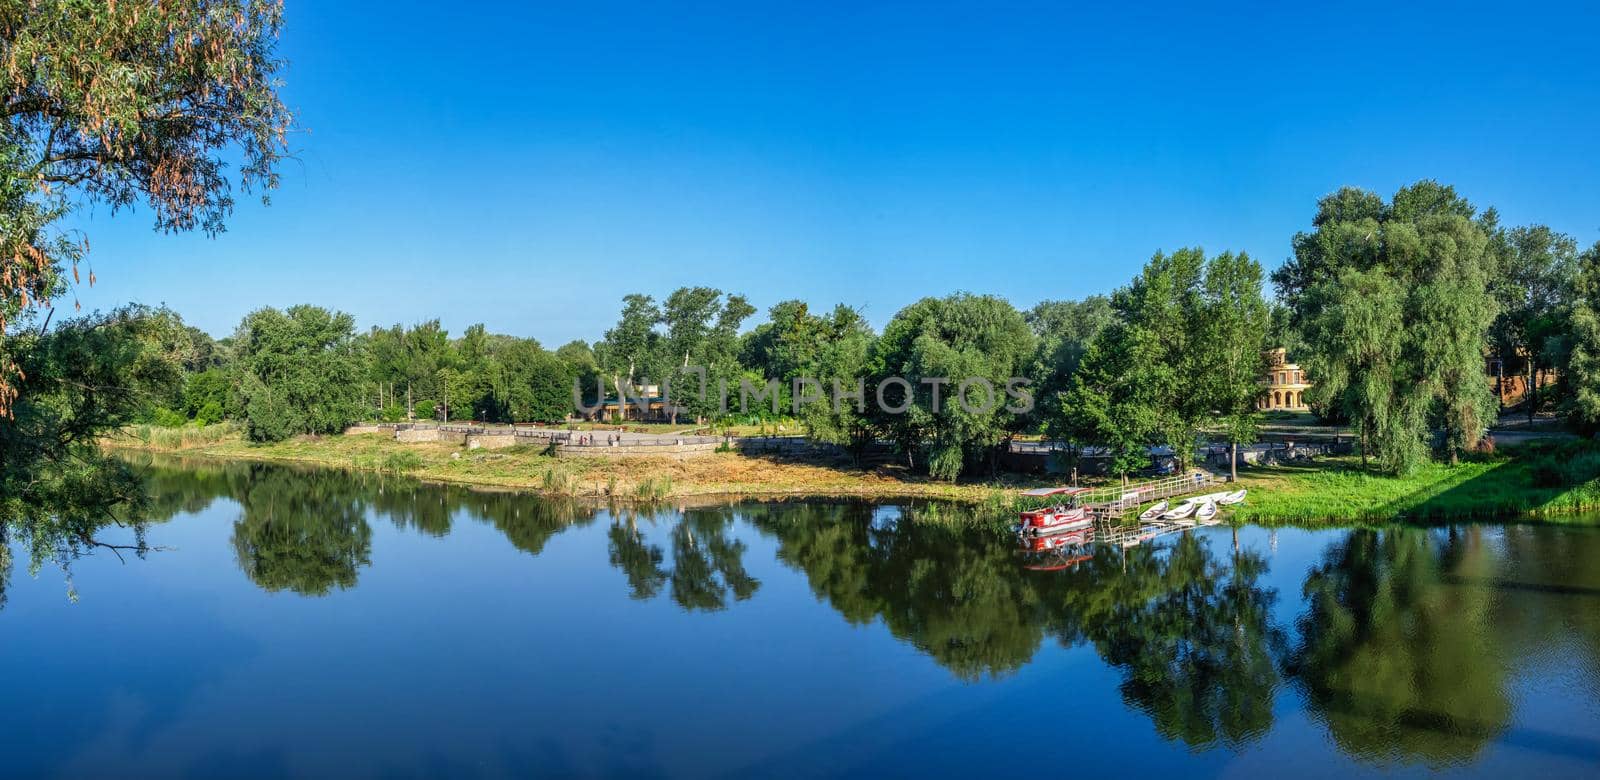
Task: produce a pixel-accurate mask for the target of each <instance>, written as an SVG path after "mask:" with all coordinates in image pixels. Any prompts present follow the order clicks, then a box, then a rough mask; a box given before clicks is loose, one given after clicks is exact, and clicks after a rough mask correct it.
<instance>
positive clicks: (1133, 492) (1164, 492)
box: [1080, 469, 1223, 519]
mask: <svg viewBox="0 0 1600 780" xmlns="http://www.w3.org/2000/svg"><path fill="white" fill-rule="evenodd" d="M1221 484H1223V481H1222V480H1221V479H1219V478H1218V477H1217V476H1216V475H1215V474H1212V473H1211V472H1209V471H1205V470H1202V469H1193V470H1191V471H1189V472H1188V473H1186V474H1180V475H1178V476H1173V477H1166V478H1163V479H1156V480H1150V481H1148V482H1133V483H1129V484H1127V485H1112V486H1108V487H1099V488H1094V489H1092V490H1090V491H1089V492H1088V493H1085V494H1084V495H1083V497H1082V499H1080V500H1081V501H1082V502H1083V506H1085V507H1086V508H1088V510H1089V512H1090V513H1091V514H1093V515H1094V516H1095V517H1096V518H1101V519H1113V518H1120V517H1122V516H1123V515H1124V514H1126V513H1127V512H1129V511H1131V510H1135V509H1138V508H1139V507H1140V506H1142V505H1144V504H1148V503H1151V502H1153V501H1160V500H1161V499H1163V498H1173V497H1176V496H1182V495H1187V494H1189V493H1195V492H1198V491H1201V490H1205V489H1206V488H1208V487H1212V486H1215V485H1221Z"/></svg>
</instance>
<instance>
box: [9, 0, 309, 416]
mask: <svg viewBox="0 0 1600 780" xmlns="http://www.w3.org/2000/svg"><path fill="white" fill-rule="evenodd" d="M281 20H282V9H281V6H280V5H279V3H277V2H275V1H274V0H221V1H220V2H213V1H211V0H207V1H206V2H201V0H174V2H162V3H157V4H150V3H86V2H80V1H79V0H39V2H26V3H23V2H8V3H6V4H5V5H4V8H3V10H0V29H3V36H0V37H3V40H4V41H5V45H4V47H3V48H0V93H3V94H4V96H5V106H6V109H5V111H4V112H3V115H0V123H3V128H0V215H3V216H4V223H5V227H4V230H3V231H0V280H3V281H0V338H9V337H11V335H12V333H13V332H14V331H12V328H13V327H14V326H16V325H17V324H18V323H20V322H22V321H24V320H26V319H28V317H27V312H29V311H30V310H34V309H35V307H37V306H40V305H43V304H47V303H48V302H49V300H50V299H51V298H52V297H54V296H55V295H58V294H59V293H61V292H62V291H63V290H64V289H65V285H64V279H63V278H62V277H63V274H62V271H63V268H64V267H65V266H67V265H70V266H72V273H71V276H72V277H73V278H74V279H76V278H77V277H78V270H77V266H78V263H79V261H80V260H81V259H83V258H84V257H85V254H86V253H87V251H88V242H87V241H86V240H83V239H82V238H81V237H80V236H78V235H69V231H67V230H64V229H62V228H61V227H60V226H59V222H60V221H61V220H62V219H63V218H64V217H66V216H67V215H68V214H69V213H71V212H72V211H73V209H74V208H75V207H77V206H80V205H83V204H85V203H90V204H93V203H101V204H105V205H106V206H108V207H109V208H110V210H111V211H113V212H115V211H118V210H120V209H123V208H128V207H131V206H133V205H134V204H136V203H143V204H144V205H145V206H146V207H147V208H148V213H150V214H152V215H154V221H155V226H156V228H157V229H158V230H162V231H187V230H193V229H196V228H198V229H200V230H203V231H204V232H206V233H207V234H212V235H215V234H217V233H220V232H221V231H222V229H223V226H224V222H225V219H226V217H227V216H228V215H229V213H230V212H231V211H232V208H233V203H234V200H233V197H234V193H233V185H234V184H235V183H237V184H238V185H240V186H241V188H242V189H244V190H246V191H250V190H253V189H266V188H271V187H275V186H276V185H277V181H278V174H277V164H278V162H279V160H280V159H281V157H282V155H283V153H284V149H285V140H284V139H285V134H286V133H287V131H288V130H289V128H290V125H291V118H290V114H289V112H288V110H287V109H286V108H284V106H283V103H282V102H281V101H280V100H279V99H278V95H277V92H276V89H277V83H276V82H277V72H278V69H279V67H280V65H281V63H280V62H279V60H278V59H277V58H276V56H275V54H274V51H273V49H274V46H275V45H276V42H277V37H278V30H279V25H280V23H281ZM230 167H231V168H232V169H233V171H234V172H235V174H236V175H235V176H233V177H230V176H229V175H228V174H227V171H228V169H229V168H230ZM76 232H77V231H71V233H73V234H75V233H76ZM90 280H91V282H92V280H93V275H92V274H91V275H90ZM20 368H21V366H20V364H19V363H18V362H16V360H15V359H14V356H13V355H11V354H0V416H4V415H6V414H7V413H8V412H9V410H10V409H11V406H12V404H13V402H14V401H16V399H17V396H16V392H17V390H18V389H19V388H18V386H17V384H16V383H17V381H19V380H20V378H21V373H20V372H19V369H20Z"/></svg>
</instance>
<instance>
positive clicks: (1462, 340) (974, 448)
mask: <svg viewBox="0 0 1600 780" xmlns="http://www.w3.org/2000/svg"><path fill="white" fill-rule="evenodd" d="M1293 249H1294V255H1293V257H1292V258H1290V260H1289V261H1288V262H1287V263H1285V264H1284V265H1283V266H1282V267H1281V268H1279V269H1278V270H1277V271H1276V272H1275V273H1273V274H1272V277H1271V281H1272V283H1273V287H1274V289H1275V292H1276V300H1275V301H1273V302H1270V303H1269V301H1268V300H1267V298H1266V296H1265V291H1264V282H1265V274H1264V272H1263V269H1262V268H1261V266H1260V264H1259V263H1257V262H1256V261H1255V260H1253V259H1252V258H1250V257H1248V256H1246V255H1243V254H1235V253H1227V252H1224V253H1221V254H1216V255H1209V256H1208V255H1207V254H1206V253H1205V252H1203V251H1201V250H1199V249H1181V250H1178V251H1175V252H1172V253H1157V254H1156V255H1155V256H1154V257H1153V258H1151V260H1150V261H1149V262H1148V263H1146V265H1145V267H1144V268H1143V269H1142V270H1141V272H1140V273H1139V275H1138V276H1137V277H1135V278H1134V279H1133V280H1132V281H1131V282H1130V283H1129V284H1128V285H1127V286H1125V287H1123V288H1121V289H1118V290H1116V291H1115V292H1114V293H1113V294H1112V295H1111V296H1110V297H1102V296H1090V297H1088V298H1085V299H1083V300H1081V301H1045V302H1042V303H1039V304H1038V305H1036V306H1034V307H1033V308H1032V309H1030V310H1028V311H1025V312H1024V311H1019V310H1017V309H1016V308H1015V307H1013V306H1012V304H1010V303H1009V302H1007V301H1005V300H1002V299H999V298H996V297H993V296H984V295H974V294H969V293H956V294H953V295H950V296H946V297H943V298H927V299H924V300H921V301H918V302H916V303H913V304H911V305H910V306H907V307H906V308H904V309H903V310H901V311H900V312H898V313H896V314H895V315H894V317H893V318H891V319H890V320H889V322H888V323H887V324H886V325H885V327H884V328H883V330H882V332H881V333H880V332H875V331H874V330H873V328H872V327H871V326H870V325H869V324H868V322H867V320H866V318H865V317H864V316H863V315H862V313H861V312H860V311H857V310H855V309H852V308H850V307H848V306H844V305H837V306H834V307H832V308H828V309H814V308H813V307H812V306H811V305H810V304H808V303H806V302H803V301H798V300H791V301H783V302H780V303H777V304H775V305H773V306H772V307H771V308H770V309H768V311H767V316H766V321H765V322H762V323H760V324H759V325H756V326H755V327H746V322H747V321H748V320H749V319H750V318H751V317H752V316H754V315H755V313H756V309H755V307H753V306H751V305H750V303H749V302H748V301H747V300H746V299H745V298H744V297H743V296H741V295H737V294H730V293H725V292H723V291H721V290H717V289H714V288H709V287H686V288H683V289H680V290H677V291H675V292H673V293H671V294H670V295H668V296H666V298H664V299H662V300H660V301H658V300H657V299H655V298H654V297H652V296H649V295H642V294H635V295H628V296H626V297H624V299H623V301H622V308H621V311H620V313H619V315H618V319H617V321H616V323H615V325H613V326H612V327H611V328H610V329H608V330H607V331H605V333H604V334H603V335H602V337H601V338H600V339H599V340H598V341H596V342H595V343H594V344H593V346H592V347H591V346H590V345H589V344H586V343H584V342H581V341H575V342H572V343H569V344H566V345H564V346H562V347H560V348H559V349H556V350H554V351H550V350H547V349H545V348H544V347H543V346H542V345H541V344H539V342H537V341H535V340H534V339H531V338H525V337H516V336H510V335H502V334H492V333H489V332H488V331H487V330H486V329H485V328H484V326H482V325H474V326H472V327H469V328H467V329H466V330H465V331H463V332H462V333H460V334H459V335H454V334H451V333H449V332H447V331H446V330H445V329H444V328H443V327H442V326H441V325H440V323H439V322H438V321H437V320H434V321H429V322H423V323H419V324H415V325H410V326H404V325H394V326H391V327H387V328H384V327H373V328H370V329H368V330H366V331H364V332H363V331H360V330H359V329H358V328H357V326H356V323H355V321H354V320H353V318H351V317H350V316H349V315H347V314H343V313H340V312H330V311H327V310H324V309H321V308H318V307H314V306H294V307H290V308H288V309H286V310H278V309H272V308H266V309H261V310H258V311H255V312H252V313H250V314H249V315H248V316H246V317H245V318H244V319H243V321H241V322H240V324H239V326H238V327H237V328H236V329H235V331H234V332H233V333H232V334H231V335H229V336H227V337H226V338H222V339H217V340H214V339H212V338H211V337H210V336H208V335H206V334H204V333H202V332H200V331H199V330H197V329H195V328H192V327H188V326H186V325H184V324H183V322H182V321H181V319H180V318H179V317H178V315H177V314H175V313H173V312H170V311H167V310H155V311H149V310H141V311H129V312H122V313H119V314H118V315H117V317H116V318H113V321H111V322H101V321H91V322H90V323H89V324H87V325H86V324H84V323H80V322H73V323H69V324H67V325H65V326H62V327H58V328H57V329H55V330H54V331H51V332H50V333H49V334H48V335H44V336H41V337H38V339H36V340H42V341H41V343H48V342H49V341H50V340H52V339H57V338H65V337H66V336H67V335H69V334H71V333H72V332H74V331H75V329H79V328H84V327H90V328H94V329H103V328H110V327H120V328H123V329H125V330H127V331H128V332H130V333H134V334H136V336H137V338H136V340H137V341H138V343H142V344H146V348H147V350H148V354H147V355H145V356H143V357H130V356H127V355H124V356H121V357H119V358H118V359H119V360H125V361H133V362H138V361H141V360H142V361H146V362H149V361H158V362H165V363H166V364H170V365H171V366H172V367H174V368H175V369H181V375H182V378H181V380H180V381H176V382H167V383H159V382H150V383H145V384H138V383H130V384H129V386H138V387H144V386H148V387H149V388H150V390H149V392H148V393H147V394H146V395H145V396H144V397H142V400H140V401H139V402H138V403H137V404H135V403H134V402H133V401H132V400H128V401H127V403H125V404H124V408H120V409H119V410H115V411H114V410H93V409H91V410H86V413H85V414H86V416H85V417H84V419H85V420H90V419H103V420H107V421H114V420H115V419H126V418H129V417H132V418H137V419H144V420H147V421H153V422H157V423H163V424H181V423H184V422H188V421H193V422H195V423H197V424H201V425H205V424H211V423H214V422H217V421H220V420H224V419H233V420H237V421H239V423H240V424H241V426H242V428H243V430H244V431H245V432H246V433H247V434H248V436H249V437H250V438H252V439H255V440H259V441H275V440H281V439H284V438H287V437H289V436H294V435H298V434H320V433H334V432H337V431H339V430H342V429H343V428H344V427H345V426H346V425H348V424H349V423H351V422H353V421H356V420H360V419H374V418H376V419H383V420H389V421H400V420H409V419H435V420H441V421H448V420H475V421H488V422H547V423H557V422H560V421H562V420H565V419H567V418H568V417H569V415H571V414H573V413H574V411H575V410H574V401H575V400H581V401H582V402H583V403H584V404H585V405H588V406H589V407H590V408H591V409H592V408H594V407H593V404H595V403H597V402H598V401H599V400H600V399H601V398H602V397H609V398H612V399H614V398H616V397H617V396H618V395H627V396H628V397H630V398H632V397H635V396H637V395H638V394H639V393H641V392H643V389H644V387H645V386H646V385H662V384H669V385H670V387H671V388H672V397H673V400H674V401H675V402H676V404H677V405H678V406H681V409H678V410H677V411H675V412H674V416H681V418H682V419H678V420H677V422H680V423H684V424H687V423H691V422H704V423H710V424H727V423H736V422H753V421H756V420H771V419H772V418H783V419H785V420H789V421H792V422H793V423H794V424H795V425H796V427H798V428H800V429H803V430H804V431H805V432H806V433H808V434H809V435H810V436H812V437H814V438H816V439H819V440H822V441H828V442H833V443H837V444H840V445H843V446H845V447H847V448H848V449H850V450H852V451H855V452H860V451H861V450H862V449H863V448H865V447H866V446H867V445H869V444H871V443H872V442H875V441H882V442H888V443H891V444H892V445H894V447H895V448H896V450H897V451H898V452H899V453H900V455H901V457H902V458H903V460H904V462H906V463H907V464H908V465H910V466H912V467H915V468H918V469H922V470H926V471H928V472H929V473H931V474H932V475H934V476H936V477H939V478H944V479H954V478H956V477H957V476H959V475H961V474H963V473H968V472H971V471H973V470H990V469H992V468H994V467H995V465H996V464H995V458H996V456H997V452H998V451H999V447H998V445H1000V444H1002V443H1003V442H1004V441H1005V440H1007V439H1008V438H1010V437H1014V436H1017V435H1044V436H1047V437H1049V438H1050V439H1051V440H1052V441H1054V442H1058V443H1059V444H1060V445H1061V446H1062V447H1064V448H1065V449H1066V450H1067V451H1068V452H1069V453H1071V452H1075V451H1078V450H1079V449H1080V448H1082V447H1086V446H1094V447H1098V448H1107V449H1108V450H1109V452H1110V455H1111V457H1112V462H1113V471H1114V472H1115V473H1119V474H1126V473H1128V472H1131V471H1134V470H1138V469H1141V468H1143V467H1146V466H1148V465H1149V464H1150V457H1149V451H1150V448H1152V447H1169V448H1171V451H1172V452H1173V453H1174V455H1175V457H1176V458H1177V459H1179V460H1180V461H1186V460H1187V459H1188V458H1189V457H1191V455H1192V453H1193V451H1194V446H1193V445H1194V443H1195V442H1196V441H1197V440H1200V439H1202V438H1208V439H1210V440H1212V441H1218V442H1227V443H1233V444H1239V443H1247V442H1249V441H1251V440H1253V439H1254V437H1255V435H1256V428H1257V426H1258V425H1259V423H1260V417H1261V414H1260V412H1259V411H1258V400H1259V399H1260V397H1261V394H1262V391H1263V387H1262V385H1261V381H1262V377H1263V376H1264V374H1265V372H1266V370H1267V365H1266V360H1267V358H1266V356H1265V355H1266V351H1267V350H1268V349H1270V348H1272V347H1276V346H1284V347H1286V348H1288V349H1290V350H1291V355H1292V357H1294V358H1295V359H1296V360H1297V361H1298V362H1300V363H1302V364H1304V365H1305V366H1306V367H1307V369H1308V371H1309V373H1310V375H1311V379H1312V380H1313V382H1314V386H1313V389H1312V390H1311V391H1310V393H1309V394H1308V395H1309V397H1310V399H1311V401H1312V405H1313V409H1314V410H1315V411H1316V412H1317V413H1318V414H1320V415H1321V416H1323V417H1325V418H1327V419H1330V420H1335V421H1341V422H1347V423H1348V424H1350V425H1351V426H1352V427H1353V428H1354V429H1355V431H1356V432H1357V434H1358V436H1359V437H1360V439H1361V441H1362V444H1363V446H1362V452H1363V455H1364V457H1370V458H1371V459H1372V461H1373V462H1375V463H1376V465H1377V466H1378V467H1379V468H1381V469H1382V470H1384V471H1387V472H1391V473H1401V472H1404V471H1406V470H1408V469H1410V468H1412V467H1413V466H1414V465H1416V464H1417V463H1419V462H1420V461H1421V460H1423V459H1424V458H1427V457H1429V456H1430V455H1434V456H1437V457H1441V458H1445V459H1454V458H1457V457H1459V455H1460V454H1461V453H1462V452H1464V451H1467V450H1470V449H1472V448H1473V447H1475V446H1476V445H1477V443H1478V442H1479V440H1480V439H1481V438H1482V436H1483V432H1484V430H1485V429H1486V427H1487V426H1488V424H1489V423H1490V422H1491V421H1492V420H1493V418H1494V416H1495V414H1496V413H1497V411H1498V410H1497V409H1496V400H1495V397H1494V394H1493V385H1494V383H1495V382H1496V381H1501V378H1500V377H1497V376H1494V375H1493V372H1492V371H1491V368H1492V367H1496V366H1498V367H1500V369H1501V370H1502V371H1504V372H1505V373H1507V374H1512V375H1516V374H1520V375H1522V376H1524V377H1526V382H1527V384H1528V385H1529V386H1530V387H1531V388H1532V390H1531V392H1530V395H1531V396H1532V398H1531V400H1530V402H1529V403H1528V407H1529V411H1530V413H1531V412H1532V411H1536V410H1537V409H1539V408H1555V407H1557V406H1560V407H1562V408H1564V409H1565V410H1566V411H1567V413H1568V414H1569V415H1570V417H1571V420H1572V421H1573V423H1574V424H1575V425H1576V426H1578V427H1580V428H1582V429H1584V430H1594V429H1596V428H1597V427H1600V400H1597V399H1600V392H1597V390H1596V388H1597V387H1600V316H1597V313H1596V312H1597V307H1600V281H1597V280H1600V246H1597V247H1596V248H1591V249H1590V250H1588V251H1586V252H1583V253H1579V252H1578V251H1577V249H1576V242H1575V241H1573V240H1572V239H1571V238H1569V237H1566V236H1562V235H1560V234H1558V233H1555V232H1554V231H1551V230H1550V229H1548V228H1546V227H1543V226H1532V227H1521V228H1505V227H1502V226H1501V225H1500V224H1499V220H1498V215H1497V214H1496V213H1495V212H1494V211H1493V210H1488V211H1485V212H1483V213H1478V212H1477V210H1476V209H1475V208H1474V207H1473V206H1472V205H1471V204H1470V203H1468V202H1467V201H1466V200H1465V199H1464V198H1461V197H1460V196H1459V195H1457V194H1456V193H1455V192H1454V190H1452V189H1451V188H1449V187H1446V186H1442V185H1439V184H1437V183H1434V182H1420V183H1418V184H1416V185H1413V186H1410V187H1407V188H1404V189H1402V190H1401V191H1399V192H1398V193H1396V194H1395V195H1394V196H1393V197H1392V198H1389V199H1387V200H1386V199H1384V198H1381V197H1379V196H1377V195H1375V194H1373V193H1370V192H1365V191H1361V190H1356V189H1344V190H1340V191H1339V192H1336V193H1334V194H1332V195H1329V196H1328V197H1326V198H1324V199H1323V200H1322V201H1321V202H1320V203H1319V204H1318V208H1317V212H1316V215H1315V217H1314V218H1313V220H1312V229H1311V230H1310V231H1307V232H1304V233H1301V234H1298V235H1297V236H1295V238H1294V241H1293ZM135 322H138V323H141V324H139V325H137V326H134V325H133V324H132V323H135ZM118 323H120V324H118ZM17 343H20V342H17ZM18 354H20V353H18ZM32 359H38V358H37V356H35V357H33V358H32ZM74 369H75V367H74V366H62V370H66V371H71V370H74ZM1549 369H1556V371H1555V372H1554V375H1555V376H1556V377H1558V378H1559V381H1557V382H1555V383H1554V384H1553V385H1551V386H1542V385H1541V384H1540V381H1541V378H1542V377H1545V376H1548V375H1549V374H1550V372H1549ZM40 376H45V377H48V376H50V373H49V372H48V371H41V372H40ZM1018 378H1021V379H1023V380H1026V382H1025V384H1024V383H1019V382H1017V381H1016V379H1018ZM36 384H37V383H36ZM70 386H71V384H70V380H64V381H63V384H61V385H59V387H61V388H67V387H70ZM575 386H576V387H577V388H579V391H580V397H579V399H575V398H574V387H575ZM50 399H51V396H50V394H49V392H44V393H41V394H39V396H38V397H37V398H35V399H32V400H31V401H29V402H27V403H25V404H24V405H23V406H21V407H19V408H22V409H24V410H25V411H27V412H28V413H29V414H30V415H33V414H36V412H34V411H33V410H36V409H40V408H57V407H58V406H60V403H59V402H58V401H51V400H50ZM69 406H70V404H69ZM135 407H137V408H135ZM65 417H66V416H63V419H65ZM15 425H16V424H15V423H8V424H7V426H6V430H7V439H6V440H8V441H13V442H14V441H16V440H17V439H18V434H17V431H18V429H17V428H16V427H15ZM91 427H92V426H91ZM64 435H65V434H64Z"/></svg>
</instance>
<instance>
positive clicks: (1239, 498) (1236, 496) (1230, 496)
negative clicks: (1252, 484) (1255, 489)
mask: <svg viewBox="0 0 1600 780" xmlns="http://www.w3.org/2000/svg"><path fill="white" fill-rule="evenodd" d="M1246 492H1247V491H1244V490H1235V491H1233V492H1232V493H1225V494H1223V496H1222V497H1221V498H1219V499H1217V503H1219V504H1222V505H1224V506H1233V505H1234V504H1242V503H1244V494H1245V493H1246Z"/></svg>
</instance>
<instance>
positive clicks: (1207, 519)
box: [1194, 501, 1217, 525]
mask: <svg viewBox="0 0 1600 780" xmlns="http://www.w3.org/2000/svg"><path fill="white" fill-rule="evenodd" d="M1216 518H1217V505H1216V502H1213V501H1207V502H1205V503H1203V504H1201V505H1200V506H1199V508H1198V509H1196V510H1194V520H1195V522H1197V523H1199V524H1201V525H1210V524H1211V522H1212V521H1213V520H1215V519H1216Z"/></svg>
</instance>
